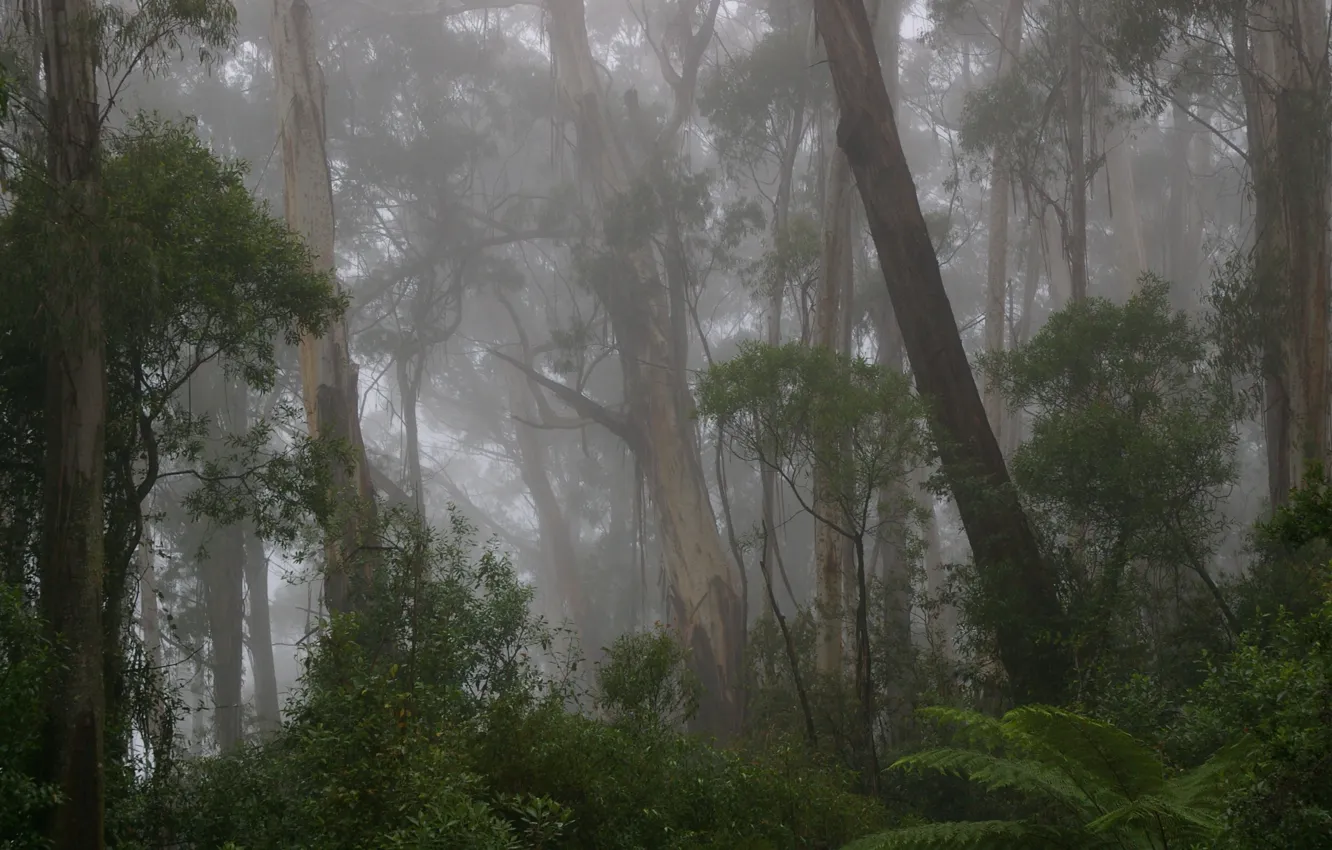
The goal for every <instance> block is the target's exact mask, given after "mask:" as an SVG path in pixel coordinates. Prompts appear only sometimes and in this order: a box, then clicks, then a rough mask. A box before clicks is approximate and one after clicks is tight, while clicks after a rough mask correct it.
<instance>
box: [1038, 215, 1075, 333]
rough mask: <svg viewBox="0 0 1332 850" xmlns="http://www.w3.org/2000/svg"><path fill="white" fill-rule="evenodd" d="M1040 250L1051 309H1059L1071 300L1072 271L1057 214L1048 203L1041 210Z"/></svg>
mask: <svg viewBox="0 0 1332 850" xmlns="http://www.w3.org/2000/svg"><path fill="white" fill-rule="evenodd" d="M1041 252H1042V256H1043V257H1044V260H1045V274H1046V278H1047V280H1049V283H1050V306H1051V309H1052V310H1061V309H1063V308H1064V307H1065V306H1066V305H1067V304H1068V302H1069V301H1071V300H1073V271H1072V269H1070V268H1069V264H1068V253H1067V251H1066V250H1065V247H1064V238H1063V229H1062V228H1061V227H1060V224H1059V215H1058V213H1057V212H1056V211H1055V208H1054V207H1053V206H1052V205H1050V204H1046V205H1045V207H1044V208H1043V209H1042V211H1041Z"/></svg>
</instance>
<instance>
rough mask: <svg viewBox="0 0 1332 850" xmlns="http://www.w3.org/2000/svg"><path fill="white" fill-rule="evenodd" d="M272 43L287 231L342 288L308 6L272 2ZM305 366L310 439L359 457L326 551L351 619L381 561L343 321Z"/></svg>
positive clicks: (336, 606) (304, 343) (329, 575)
mask: <svg viewBox="0 0 1332 850" xmlns="http://www.w3.org/2000/svg"><path fill="white" fill-rule="evenodd" d="M272 40H273V65H274V70H275V75H276V77H277V104H278V125H279V128H280V136H281V139H280V141H281V146H282V171H283V197H284V199H285V204H286V217H287V226H288V227H290V228H291V229H292V231H293V232H295V233H297V234H300V236H301V237H302V238H304V239H305V242H306V245H307V246H308V247H309V249H310V252H311V254H312V255H313V257H314V261H315V266H316V268H317V269H318V270H320V271H324V272H327V273H328V275H329V276H330V278H332V279H333V280H334V281H335V283H336V267H335V259H336V258H335V256H334V252H333V239H334V229H333V184H332V181H331V178H330V176H329V170H328V151H327V145H326V136H325V132H326V131H325V119H324V93H325V85H324V75H323V71H322V70H321V69H320V67H319V62H318V59H317V55H316V47H315V27H314V21H313V18H312V15H311V12H310V5H309V3H308V2H307V0H274V2H273V21H272ZM300 361H301V392H302V397H303V399H304V402H305V416H306V422H307V425H308V427H309V432H310V435H311V436H312V437H319V438H323V439H331V440H336V441H339V442H341V443H343V444H344V445H347V446H349V447H350V448H351V451H352V458H353V465H354V468H353V469H352V470H351V471H350V474H348V472H347V471H344V470H337V473H336V474H335V475H334V476H333V477H334V486H335V487H336V488H337V489H338V492H339V495H340V497H341V498H342V499H343V501H344V504H345V506H346V510H345V511H344V512H343V516H341V517H339V521H340V523H341V526H342V527H341V529H340V533H339V534H337V535H336V536H334V535H331V534H330V535H329V538H328V540H327V543H326V547H325V556H326V558H327V563H326V564H325V570H326V580H325V596H326V600H327V603H328V609H329V611H330V612H334V613H338V612H345V611H350V610H354V609H356V608H357V607H359V606H361V605H362V604H363V602H364V593H365V592H366V591H367V590H368V587H369V584H370V581H371V578H372V572H373V559H371V558H368V557H364V556H363V555H362V556H360V557H357V553H358V550H359V547H360V537H361V533H362V530H363V529H365V528H366V527H367V526H368V525H371V524H372V523H373V521H374V488H373V487H372V485H371V483H370V467H369V462H368V461H367V459H366V455H365V444H364V443H363V441H362V439H361V428H360V421H359V411H358V401H359V396H358V392H357V386H356V385H357V374H356V367H355V366H354V364H353V363H352V361H351V351H350V347H349V341H348V337H347V323H346V319H345V317H339V318H338V319H336V320H335V321H334V322H333V323H332V324H331V326H330V327H329V328H328V330H327V332H326V333H325V334H324V336H322V337H315V336H310V335H306V336H305V337H303V338H302V339H301V347H300ZM353 571H354V573H355V574H353Z"/></svg>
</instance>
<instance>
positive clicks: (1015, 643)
mask: <svg viewBox="0 0 1332 850" xmlns="http://www.w3.org/2000/svg"><path fill="white" fill-rule="evenodd" d="M814 8H815V15H816V19H817V21H818V24H819V31H820V33H822V34H823V37H824V40H825V42H826V43H827V45H828V57H829V66H830V68H831V71H832V76H833V83H834V86H835V88H836V90H837V99H838V103H839V104H840V106H841V115H842V119H841V123H840V126H839V127H838V133H837V136H838V143H839V145H840V146H841V147H842V149H843V150H844V151H845V152H846V156H847V159H848V161H849V162H850V165H851V169H852V171H853V173H854V174H855V177H856V184H857V186H858V188H859V190H860V195H861V198H862V200H863V201H864V203H865V209H866V213H867V217H868V219H869V225H870V231H871V233H872V234H873V236H874V243H875V246H876V247H877V249H878V252H879V261H880V265H881V266H882V267H883V268H884V269H885V270H888V269H891V270H892V273H891V274H886V275H885V278H886V282H887V285H888V293H889V296H890V297H891V299H892V303H893V310H894V312H895V313H896V314H897V316H898V320H899V327H900V328H901V331H902V338H903V342H904V344H905V347H906V351H907V356H908V358H909V359H910V361H911V367H912V371H913V373H914V374H915V377H916V386H917V388H918V389H919V391H920V393H921V395H922V396H923V397H924V398H925V399H926V401H927V402H929V403H930V404H932V405H933V407H934V413H935V415H936V417H937V419H936V422H937V425H938V429H937V437H938V443H939V453H940V458H941V461H942V464H943V471H944V473H945V474H946V475H947V476H948V478H949V482H950V485H951V487H952V489H953V493H954V496H955V498H956V499H957V502H958V509H959V511H960V513H961V514H962V519H963V524H964V525H965V527H966V530H967V536H968V538H969V539H970V541H971V548H972V552H973V554H974V556H975V559H976V563H977V568H978V571H979V574H980V578H981V581H982V589H983V591H984V592H985V593H986V594H987V596H989V598H991V599H992V600H994V601H995V604H996V605H997V606H998V607H999V608H1000V609H1001V610H1003V611H1004V616H1003V618H1002V620H1001V621H1000V622H997V623H995V624H993V625H994V628H995V633H996V638H997V641H998V648H999V656H1000V659H1001V661H1002V662H1003V664H1004V667H1005V668H1006V670H1007V672H1008V677H1009V680H1010V684H1011V686H1012V689H1013V691H1014V695H1015V696H1016V697H1017V699H1019V700H1021V701H1029V700H1035V701H1041V702H1051V703H1057V702H1059V699H1060V695H1061V693H1062V691H1063V686H1064V682H1065V678H1066V673H1067V672H1068V670H1069V666H1070V662H1069V658H1068V656H1067V654H1066V653H1067V650H1066V648H1065V647H1064V646H1063V644H1062V638H1063V635H1064V634H1065V629H1066V627H1065V622H1064V620H1065V618H1064V613H1063V611H1062V609H1061V606H1060V602H1059V599H1058V597H1057V596H1056V593H1055V581H1054V577H1053V575H1052V573H1051V571H1050V569H1049V566H1048V564H1047V562H1046V560H1045V558H1044V556H1043V554H1042V553H1041V551H1040V549H1039V547H1038V545H1037V542H1036V537H1035V535H1034V534H1033V532H1032V530H1031V526H1030V525H1029V523H1028V521H1027V517H1026V515H1025V514H1024V513H1023V511H1022V507H1021V505H1020V504H1019V502H1018V499H1017V493H1016V491H1014V489H1013V487H1012V483H1011V481H1010V480H1009V477H1008V470H1007V469H1006V468H1005V466H1004V460H1003V456H1002V455H1001V454H1000V452H999V444H998V442H997V441H996V440H995V438H994V432H993V431H991V430H990V428H989V425H988V424H987V423H986V420H985V408H984V405H982V403H981V398H980V393H979V392H978V391H977V390H976V383H975V381H974V380H973V378H972V374H971V366H970V363H969V362H968V360H967V355H966V352H965V351H964V350H963V348H962V340H961V337H960V336H959V334H958V330H957V325H956V323H955V320H954V318H953V311H952V307H951V306H950V305H949V303H948V295H947V293H946V292H945V291H944V286H943V278H942V275H941V274H940V271H939V263H938V260H937V258H936V257H935V255H934V246H933V243H932V242H931V240H930V236H929V232H928V230H927V229H926V226H925V218H924V216H923V215H922V213H921V209H920V204H919V201H918V200H917V198H916V189H915V183H914V182H913V180H912V176H911V171H910V169H909V168H908V167H907V163H906V157H905V155H904V154H903V151H902V145H901V141H900V140H899V138H898V135H897V130H896V127H895V124H894V119H893V109H892V104H891V103H890V102H889V100H888V94H887V91H886V89H885V87H884V84H883V76H882V72H881V70H880V67H879V60H878V56H877V54H876V52H875V48H874V44H873V40H872V36H871V32H872V31H871V28H870V24H869V18H868V16H867V15H866V14H865V9H864V6H863V5H862V4H861V3H860V2H858V0H815V7H814Z"/></svg>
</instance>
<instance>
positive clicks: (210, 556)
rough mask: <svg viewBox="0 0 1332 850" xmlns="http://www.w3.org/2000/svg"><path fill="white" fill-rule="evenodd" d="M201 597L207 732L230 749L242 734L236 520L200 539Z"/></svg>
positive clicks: (240, 559)
mask: <svg viewBox="0 0 1332 850" xmlns="http://www.w3.org/2000/svg"><path fill="white" fill-rule="evenodd" d="M205 545H206V546H207V555H206V558H205V561H204V563H203V565H202V566H203V574H204V603H205V610H206V611H207V614H208V634H209V637H210V638H211V640H212V644H213V733H214V736H215V737H216V738H217V746H218V749H219V750H221V751H222V752H224V753H226V752H230V751H231V750H232V749H234V748H235V747H236V746H237V745H238V744H239V743H240V742H241V739H242V725H241V719H242V717H243V715H244V712H243V710H242V709H243V706H242V703H241V680H242V676H243V668H242V656H243V653H244V649H243V645H242V640H241V634H242V629H243V618H244V616H245V604H244V597H243V595H242V594H243V583H244V576H245V573H244V560H245V538H244V535H243V534H242V532H241V528H240V526H237V525H229V526H225V527H223V528H216V527H215V528H214V529H213V533H212V534H211V535H209V539H208V540H207V542H206V543H205Z"/></svg>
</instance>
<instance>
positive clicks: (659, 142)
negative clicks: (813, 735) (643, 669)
mask: <svg viewBox="0 0 1332 850" xmlns="http://www.w3.org/2000/svg"><path fill="white" fill-rule="evenodd" d="M719 7H720V2H719V0H712V2H710V3H709V4H708V6H707V8H706V9H705V10H704V11H703V13H702V14H703V20H702V23H701V24H699V26H698V29H697V30H695V29H694V23H693V20H692V15H691V12H692V10H691V9H690V8H689V7H688V6H681V7H680V11H681V16H682V17H681V20H680V21H679V22H678V26H676V27H674V29H675V30H676V31H677V32H679V33H682V34H681V35H679V36H678V37H677V40H678V47H677V48H675V49H665V48H663V49H659V51H658V52H659V55H660V57H661V58H662V63H661V65H662V69H663V73H664V74H665V76H666V78H667V80H668V83H669V86H670V89H671V92H672V94H673V103H672V106H671V109H670V114H669V116H668V117H667V119H666V122H665V125H664V126H662V127H661V128H660V129H658V131H657V132H656V133H655V134H654V137H652V138H644V139H640V140H639V146H640V147H645V148H646V149H647V150H646V155H645V159H644V160H643V161H642V162H641V163H633V162H631V161H630V159H629V155H628V151H627V149H626V145H625V142H624V139H623V138H621V136H620V135H619V133H618V128H617V126H616V123H615V122H614V121H613V120H612V118H611V115H610V112H609V110H608V105H607V103H606V101H605V96H604V89H603V86H602V81H601V79H600V77H599V73H598V70H597V62H596V61H595V59H594V58H593V56H592V50H591V47H590V45H589V43H588V35H587V20H586V16H585V9H584V6H583V0H552V2H550V3H549V4H548V5H547V7H546V8H547V12H548V15H549V18H548V32H549V36H550V45H551V52H552V54H553V55H554V59H555V70H556V81H557V84H558V86H559V89H560V95H561V102H562V105H563V108H564V109H565V110H566V114H568V115H569V116H570V118H571V120H572V123H573V124H574V126H575V129H576V131H577V135H578V155H579V156H578V159H579V168H580V173H579V179H580V181H581V183H582V187H583V190H584V197H585V198H586V199H587V200H588V201H590V202H591V203H592V204H593V205H594V208H595V210H596V211H597V212H599V213H600V216H599V217H600V221H601V223H602V227H603V230H610V231H613V230H614V229H615V226H616V223H617V222H618V221H619V220H621V219H622V218H623V208H620V207H617V204H622V203H626V202H628V196H629V194H630V193H631V192H632V191H634V190H635V189H637V188H642V187H643V186H644V185H645V184H644V182H643V181H644V180H645V179H647V178H655V179H661V178H663V177H664V176H665V172H666V168H665V163H666V156H667V152H669V151H672V150H675V149H676V144H677V143H678V134H679V132H680V130H681V128H682V127H683V126H684V123H685V121H686V120H687V119H688V118H689V116H690V115H691V113H692V111H693V98H694V89H695V84H696V82H697V76H698V70H699V66H700V63H701V61H702V58H703V54H704V51H705V50H706V49H707V47H708V45H709V44H710V43H711V41H712V34H713V24H714V23H715V21H716V15H717V10H718V8H719ZM672 54H675V55H678V56H680V57H681V66H680V67H679V68H675V67H673V65H672V64H671V62H670V61H669V60H670V56H671V55H672ZM636 103H637V97H636V95H635V96H633V97H630V98H628V99H627V100H626V106H631V105H636ZM635 111H636V110H634V109H630V112H631V123H633V124H636V125H637V126H638V127H640V128H643V127H645V126H648V127H650V126H651V125H650V124H646V123H645V121H644V119H642V118H641V117H640V116H638V115H634V114H632V113H633V112H635ZM615 241H616V240H615V239H613V238H611V234H609V233H606V232H603V233H602V234H601V236H600V237H599V238H598V239H596V240H594V244H593V245H589V246H588V247H589V248H592V249H593V251H594V252H595V253H599V254H601V255H602V256H603V257H604V258H606V259H608V260H610V261H611V262H610V263H609V264H602V268H607V266H608V265H609V266H612V267H613V268H614V269H615V273H614V274H613V275H609V276H604V277H605V279H601V280H594V281H591V283H592V286H593V288H594V289H595V290H597V293H598V296H599V297H600V299H601V300H602V302H603V303H604V304H605V307H606V311H607V313H608V315H609V317H610V322H611V326H612V328H613V330H614V333H615V339H616V345H617V347H618V349H619V353H620V363H621V367H622V370H623V375H624V390H625V397H626V400H627V402H628V408H629V417H628V423H627V427H628V428H629V429H631V430H632V433H631V434H629V435H628V436H629V437H630V440H631V446H632V447H633V449H634V451H635V452H636V453H637V454H638V456H639V458H640V461H641V462H642V464H643V467H644V469H645V471H646V477H647V482H648V488H649V491H650V493H651V496H652V502H653V506H654V508H655V509H656V516H657V530H658V533H659V535H660V538H661V542H662V549H663V555H664V559H665V563H666V569H667V573H668V575H669V577H670V581H671V585H672V589H673V597H672V604H673V613H672V620H673V621H674V624H675V626H676V628H678V629H679V630H680V632H681V634H682V635H683V637H684V640H685V642H686V644H687V645H688V646H689V647H690V649H691V650H692V653H693V662H692V663H693V665H694V669H695V671H696V672H697V673H698V674H699V676H700V678H701V680H702V682H703V685H704V688H705V694H706V695H705V698H704V699H703V701H702V703H701V705H700V709H699V713H698V725H699V726H700V727H701V728H703V729H706V730H707V731H709V732H712V733H714V734H716V735H717V736H718V737H720V738H723V739H724V738H727V737H729V736H730V735H731V734H733V733H734V732H735V731H736V730H737V729H738V726H739V721H740V717H741V712H742V696H743V694H742V690H741V686H740V680H741V670H740V667H741V661H742V657H743V648H744V637H745V634H744V628H745V624H744V623H743V621H742V605H741V603H740V576H739V568H738V566H737V565H736V564H735V563H733V561H732V560H731V558H730V556H728V555H727V553H726V549H725V547H724V546H723V544H722V539H721V534H720V531H719V530H718V528H717V521H716V517H715V516H714V513H713V509H712V503H711V501H710V498H709V495H708V487H707V482H706V479H705V478H704V475H703V467H702V464H701V462H700V460H699V451H698V445H697V439H696V435H695V433H694V429H693V423H692V421H691V416H690V411H689V410H688V408H687V406H686V404H687V394H686V393H685V392H683V388H684V387H685V382H684V378H685V369H686V366H687V362H686V356H687V351H686V350H685V349H684V348H682V346H683V345H684V344H685V343H687V341H688V337H687V335H682V334H680V333H679V330H680V329H681V328H687V327H688V325H687V324H686V323H685V321H686V320H685V317H684V316H683V315H679V310H680V309H682V308H683V300H684V299H683V298H682V297H681V296H682V293H680V292H679V287H680V285H681V284H682V283H683V281H682V280H681V277H682V276H681V275H679V274H668V275H667V276H666V279H665V280H663V277H662V275H661V274H660V273H659V271H658V265H657V263H658V260H657V257H656V256H655V255H654V252H653V245H652V240H643V241H642V242H639V243H638V244H635V245H624V244H619V245H616V244H614V243H615ZM665 265H666V266H668V267H669V266H670V265H671V264H670V263H666V264H665ZM668 271H669V268H668ZM602 419H603V420H604V419H605V417H604V416H602ZM613 427H614V428H618V429H619V430H620V431H621V432H622V433H624V432H625V426H624V425H620V424H616V425H614V426H613Z"/></svg>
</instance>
